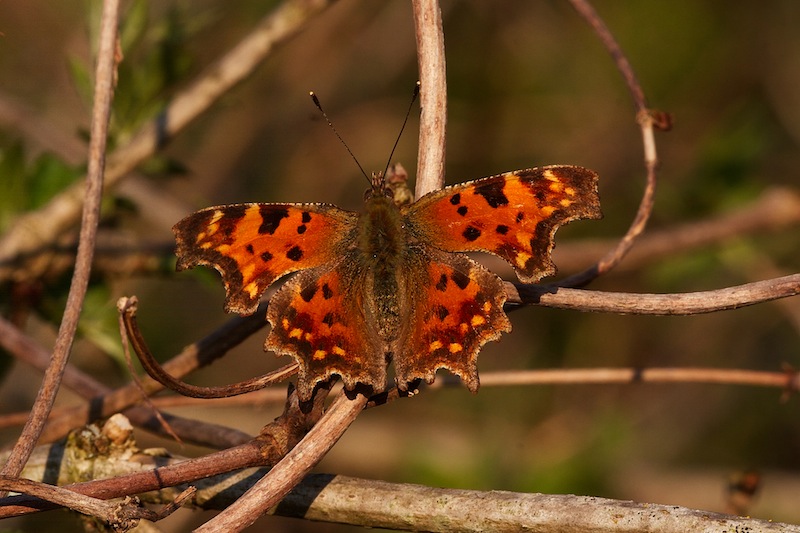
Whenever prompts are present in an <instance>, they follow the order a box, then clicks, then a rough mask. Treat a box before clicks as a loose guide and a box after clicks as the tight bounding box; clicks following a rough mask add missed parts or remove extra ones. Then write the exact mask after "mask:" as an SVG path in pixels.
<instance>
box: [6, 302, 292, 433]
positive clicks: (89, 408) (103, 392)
mask: <svg viewBox="0 0 800 533" xmlns="http://www.w3.org/2000/svg"><path fill="white" fill-rule="evenodd" d="M265 308H266V306H265V305H264V306H262V307H261V308H260V310H259V312H257V313H255V314H254V315H252V316H249V317H235V318H232V319H230V320H229V321H228V322H226V323H225V324H223V325H222V326H221V327H219V328H218V329H217V330H215V331H213V332H212V333H210V334H209V335H208V336H206V337H205V338H203V339H201V340H199V341H197V342H196V343H194V344H192V345H190V346H188V347H186V348H185V349H184V350H183V351H182V352H181V353H180V354H178V355H177V356H175V357H174V358H172V359H171V360H170V361H168V362H167V363H165V364H164V368H165V370H167V371H168V372H170V373H171V374H173V375H177V376H183V375H186V374H188V373H189V372H191V371H193V370H195V369H197V368H199V367H202V366H205V365H208V364H210V363H212V362H213V361H215V360H216V359H217V358H219V357H221V356H222V355H223V354H225V353H227V351H228V350H230V349H231V348H233V347H235V346H236V345H238V344H239V343H241V342H242V341H244V340H245V339H247V338H248V337H249V336H250V335H252V334H253V333H254V332H256V331H258V330H259V329H261V328H262V327H263V326H264V324H265V323H266V318H265V317H266V312H265ZM0 346H2V347H3V348H5V349H6V350H8V351H9V352H11V353H12V354H13V355H14V356H15V357H17V358H18V359H19V360H21V361H23V362H25V363H27V364H29V365H31V366H33V367H34V368H38V369H41V370H44V369H46V368H47V365H48V363H49V361H50V353H49V352H48V351H47V350H45V349H44V348H43V347H41V345H39V344H38V343H37V342H36V341H34V340H33V339H31V338H30V337H28V336H27V335H25V334H23V333H22V332H21V331H19V330H18V329H17V328H16V327H14V326H13V325H12V324H11V323H9V322H7V321H5V320H3V319H2V318H0ZM64 376H65V378H64V384H65V385H67V386H69V387H70V388H72V389H73V390H75V391H76V392H78V393H79V394H80V395H81V396H83V397H84V398H86V399H87V400H91V402H90V403H89V404H84V405H79V406H77V407H70V408H66V409H61V410H59V412H58V417H51V418H50V419H49V420H48V422H47V425H46V426H45V428H44V432H43V433H42V435H41V437H40V440H41V441H42V442H50V441H53V440H56V439H59V438H61V437H63V436H64V435H66V434H67V432H68V431H70V430H71V429H73V428H76V427H78V426H80V425H81V424H85V423H87V422H90V421H92V420H95V419H97V418H103V417H107V416H110V415H112V414H114V413H118V412H121V411H123V410H124V412H125V414H126V416H128V417H129V418H130V419H131V420H132V421H133V422H134V424H136V425H137V426H139V427H142V428H145V429H148V430H149V431H153V432H156V433H161V434H163V429H162V428H161V426H160V425H159V424H158V422H157V421H156V420H155V417H153V413H152V412H151V411H150V410H149V409H146V408H144V407H131V406H133V405H135V404H136V403H138V402H139V401H140V400H141V394H140V393H139V391H138V389H137V388H136V386H135V385H133V384H129V385H127V386H125V387H122V388H120V389H117V390H113V391H112V390H111V389H109V388H108V387H106V386H105V385H103V384H102V383H98V382H97V381H95V380H94V379H93V378H91V377H89V376H87V375H85V374H83V373H82V372H80V371H78V370H76V369H75V368H72V367H70V366H67V368H66V370H65V372H64ZM142 386H143V388H144V389H145V391H147V392H148V393H149V394H153V393H155V392H157V391H160V390H163V387H162V386H161V385H160V384H159V383H157V382H155V381H154V380H152V379H150V378H145V379H144V380H143V381H142ZM281 394H283V396H284V397H285V394H284V393H281ZM156 403H157V402H156ZM165 417H166V418H167V420H168V421H169V423H170V426H171V427H172V428H173V430H175V432H176V433H177V434H178V435H179V436H180V437H181V439H182V440H185V441H188V442H193V443H196V444H202V445H206V446H210V447H212V448H226V447H229V446H235V445H238V444H242V443H243V442H246V441H248V440H250V438H251V437H250V435H248V434H246V433H244V432H242V431H239V430H234V429H231V428H225V427H223V426H218V425H216V424H210V423H206V422H199V421H195V420H188V419H184V418H181V417H177V416H174V415H165Z"/></svg>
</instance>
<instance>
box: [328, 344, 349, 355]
mask: <svg viewBox="0 0 800 533" xmlns="http://www.w3.org/2000/svg"><path fill="white" fill-rule="evenodd" d="M331 351H332V352H333V353H334V354H335V355H338V356H340V357H341V356H344V355H347V352H346V351H344V348H342V347H341V346H334V347H333V349H332V350H331Z"/></svg>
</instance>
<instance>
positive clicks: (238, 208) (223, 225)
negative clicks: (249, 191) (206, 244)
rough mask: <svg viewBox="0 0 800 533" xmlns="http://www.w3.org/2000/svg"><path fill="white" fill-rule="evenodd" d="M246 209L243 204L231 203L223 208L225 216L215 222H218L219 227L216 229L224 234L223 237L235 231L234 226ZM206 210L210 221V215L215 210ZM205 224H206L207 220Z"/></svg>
mask: <svg viewBox="0 0 800 533" xmlns="http://www.w3.org/2000/svg"><path fill="white" fill-rule="evenodd" d="M246 211H247V206H246V205H244V204H242V205H231V206H228V207H226V208H224V212H225V216H224V217H222V218H220V219H219V220H218V221H217V224H219V229H218V230H217V231H218V232H219V233H221V234H222V235H225V237H228V238H230V237H231V236H232V235H233V232H234V231H236V226H237V225H238V224H239V220H241V219H242V218H244V214H245V212H246ZM207 212H208V217H209V222H210V221H211V217H212V216H214V215H215V214H216V210H214V209H209V210H208V211H207ZM206 224H208V222H207V223H206Z"/></svg>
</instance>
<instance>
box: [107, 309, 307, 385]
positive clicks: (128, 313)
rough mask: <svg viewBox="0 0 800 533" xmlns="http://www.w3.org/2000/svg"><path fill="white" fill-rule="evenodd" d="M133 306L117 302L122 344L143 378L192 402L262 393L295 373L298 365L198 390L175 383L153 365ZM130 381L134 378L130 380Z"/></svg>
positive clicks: (156, 363)
mask: <svg viewBox="0 0 800 533" xmlns="http://www.w3.org/2000/svg"><path fill="white" fill-rule="evenodd" d="M137 303H138V302H137V300H136V297H135V296H133V297H130V298H128V297H123V298H120V299H119V301H118V302H117V309H119V313H120V321H121V322H122V324H121V330H122V333H123V334H124V335H126V337H125V338H123V344H125V345H126V346H127V340H128V338H130V341H131V344H132V345H133V349H134V351H135V352H136V355H138V356H139V361H140V362H141V363H142V368H144V370H145V371H146V372H147V374H148V375H149V376H150V377H151V378H153V379H154V380H156V381H158V382H159V383H161V384H162V385H164V386H165V387H168V388H170V389H172V390H174V391H175V392H177V393H179V394H182V395H184V396H190V397H192V398H206V399H210V398H227V397H230V396H238V395H240V394H247V393H249V392H254V391H257V390H260V389H263V388H264V387H267V386H269V385H274V384H275V383H278V382H280V381H283V380H285V379H287V378H289V377H291V376H293V375H294V374H296V373H297V369H298V364H297V363H291V364H289V365H286V366H284V367H282V368H279V369H278V370H273V371H272V372H269V373H268V374H265V375H263V376H259V377H257V378H252V379H248V380H246V381H241V382H239V383H234V384H231V385H225V386H221V387H199V386H197V385H191V384H189V383H186V382H184V381H181V380H179V379H176V378H175V377H173V376H172V375H170V374H169V372H167V371H166V370H165V369H164V367H163V366H161V365H160V364H159V363H158V361H156V358H155V357H153V354H152V353H151V352H150V349H149V348H148V347H147V343H146V342H145V340H144V337H143V336H142V334H141V332H140V331H139V326H138V324H137V322H136V309H137ZM134 379H137V378H136V377H134Z"/></svg>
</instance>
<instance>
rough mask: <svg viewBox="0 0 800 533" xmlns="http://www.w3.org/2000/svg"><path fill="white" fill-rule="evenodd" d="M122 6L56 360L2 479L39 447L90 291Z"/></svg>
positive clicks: (107, 4) (110, 33)
mask: <svg viewBox="0 0 800 533" xmlns="http://www.w3.org/2000/svg"><path fill="white" fill-rule="evenodd" d="M118 13H119V2H118V0H105V1H104V2H103V14H102V19H101V22H100V44H99V49H98V57H97V70H96V74H95V86H94V107H93V109H92V133H91V140H90V142H89V170H88V174H87V178H86V201H85V203H84V205H83V216H82V220H81V233H80V240H79V242H78V255H77V257H76V260H75V271H74V273H73V276H72V283H71V285H70V290H69V294H68V296H67V304H66V309H65V310H64V316H63V317H62V319H61V326H60V328H59V331H58V337H57V338H56V344H55V348H54V349H53V357H52V359H51V361H50V364H49V365H48V367H47V371H46V372H45V375H44V379H43V380H42V384H41V386H40V388H39V393H38V394H37V396H36V401H35V402H34V404H33V407H32V409H31V416H30V418H29V420H28V423H26V424H25V427H24V428H23V429H22V434H21V435H20V437H19V439H17V442H16V443H15V445H14V449H13V450H12V452H11V456H10V457H9V459H8V462H6V464H5V465H4V466H3V469H2V472H0V474H2V475H5V476H8V477H15V476H18V475H19V473H20V472H21V471H22V468H23V466H25V462H26V461H27V460H28V457H30V454H31V452H32V451H33V448H34V446H35V445H36V441H37V439H38V438H39V436H40V435H41V433H42V429H43V428H44V424H45V421H46V420H47V416H48V414H49V413H50V409H52V407H53V402H55V398H56V393H57V392H58V389H59V387H60V385H61V379H62V376H63V374H64V369H65V368H66V366H67V362H68V361H69V354H70V351H71V350H72V343H73V341H74V339H75V331H76V330H77V327H78V319H79V317H80V312H81V307H82V305H83V298H84V296H85V295H86V290H87V288H88V286H89V274H90V272H91V269H92V257H93V254H94V245H95V237H96V236H97V226H98V224H99V221H100V201H101V200H102V197H103V171H104V170H105V152H106V138H107V133H108V120H109V117H110V115H111V101H112V99H113V95H114V84H115V82H116V63H117V52H118V50H117V44H118V43H117V24H118V22H117V19H118Z"/></svg>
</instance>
